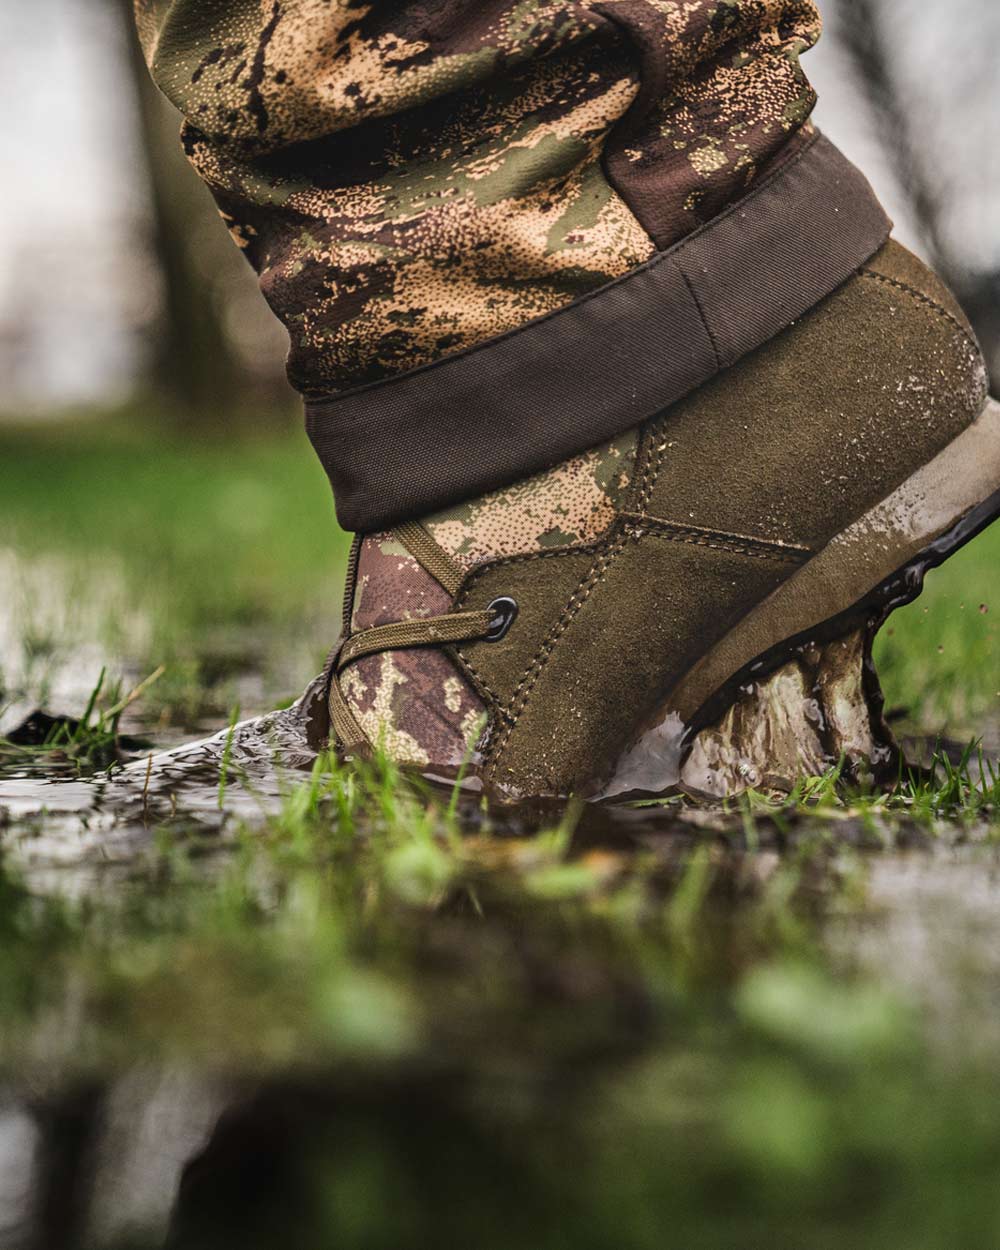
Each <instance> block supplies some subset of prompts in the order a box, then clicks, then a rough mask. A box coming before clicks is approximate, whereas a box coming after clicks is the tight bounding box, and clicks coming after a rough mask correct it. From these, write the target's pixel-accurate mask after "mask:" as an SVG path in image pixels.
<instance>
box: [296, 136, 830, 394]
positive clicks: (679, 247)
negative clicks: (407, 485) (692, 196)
mask: <svg viewBox="0 0 1000 1250" xmlns="http://www.w3.org/2000/svg"><path fill="white" fill-rule="evenodd" d="M822 138H823V136H822V135H821V134H820V132H819V131H817V132H816V134H815V135H814V136H813V137H812V138H811V139H810V140H809V141H808V143H806V144H805V146H804V147H803V148H802V151H801V152H799V153H797V154H796V155H795V156H794V157H792V158H791V160H789V161H787V162H786V163H785V164H783V165H780V166H779V167H778V168H777V169H776V170H774V171H773V172H772V173H770V174H769V175H768V176H767V177H766V178H765V179H764V181H763V182H761V183H760V184H759V185H758V186H756V187H754V188H753V190H751V191H749V192H748V193H747V194H746V195H744V196H742V197H741V198H740V199H738V200H734V201H733V203H732V204H730V205H729V206H728V207H727V208H725V209H723V211H722V212H721V213H718V214H717V215H716V216H715V217H712V218H711V219H710V220H709V221H707V222H705V223H704V224H703V225H701V226H699V227H698V229H697V230H694V231H692V232H691V234H688V235H685V237H684V238H683V239H681V240H679V241H678V242H677V243H675V244H674V245H673V246H672V247H670V248H668V249H667V250H666V251H663V252H658V253H657V254H656V255H655V256H653V257H651V258H650V259H649V260H647V261H644V262H643V263H642V264H641V265H636V267H635V268H634V269H630V270H629V271H628V273H625V274H622V275H621V277H619V278H614V279H613V280H612V281H611V282H605V283H603V284H602V285H601V286H598V287H595V288H594V290H593V291H588V292H587V293H586V294H585V295H581V296H580V297H579V298H578V299H575V300H572V301H571V302H570V303H569V304H563V305H562V306H561V307H559V308H553V309H552V311H551V312H547V313H545V314H544V316H541V317H536V318H534V319H533V320H531V321H526V322H525V323H524V324H523V325H520V326H515V327H514V328H513V329H511V330H507V331H505V332H504V333H503V334H497V335H494V336H493V337H492V338H489V339H486V340H484V341H483V342H482V343H474V344H472V345H471V346H470V347H466V348H464V349H463V350H462V351H459V352H455V353H454V354H453V355H450V356H442V357H441V359H440V360H432V361H430V362H428V363H427V364H425V365H418V366H417V368H416V369H408V370H406V371H405V372H404V373H399V374H396V375H394V376H393V377H391V378H382V379H379V381H377V382H368V383H366V384H365V385H364V386H358V387H352V388H351V389H349V390H346V391H336V392H333V393H332V394H331V393H326V394H318V395H308V394H307V393H306V392H302V394H303V397H304V398H305V399H306V400H307V402H308V404H309V405H310V406H311V407H314V408H315V407H318V406H320V405H324V404H335V403H337V402H338V401H339V400H341V399H345V398H346V397H347V396H349V395H350V396H354V395H360V394H363V393H364V392H366V391H375V390H378V389H382V388H385V387H389V386H392V385H393V384H394V383H398V382H401V381H402V380H403V379H404V378H405V379H409V378H412V377H416V376H417V375H418V374H427V373H430V372H431V371H432V370H434V369H441V368H442V367H443V366H445V365H448V364H451V363H452V362H454V361H457V360H462V359H465V358H467V357H469V356H472V355H475V354H476V353H479V352H483V351H487V350H488V349H489V348H492V347H496V346H497V345H498V344H499V343H504V342H508V341H510V340H512V339H515V338H516V337H517V336H518V335H520V334H524V333H526V332H527V331H528V330H533V329H535V328H536V327H538V326H540V325H544V324H545V323H546V322H548V321H552V320H554V319H555V318H556V317H559V316H562V315H563V314H565V313H568V312H570V311H571V310H573V309H577V308H582V307H583V306H584V305H585V304H587V303H589V302H590V301H591V300H593V299H596V298H597V296H599V295H603V294H604V293H605V292H606V291H607V290H609V289H610V288H613V287H615V286H617V285H619V284H620V283H623V282H627V281H629V280H630V279H632V278H634V277H635V276H636V275H637V274H640V273H648V272H651V271H652V270H653V269H657V268H659V266H661V265H664V264H667V263H668V262H670V261H672V260H673V261H676V259H677V257H678V256H680V255H682V254H683V253H684V252H685V251H686V250H688V249H689V248H690V247H691V246H692V245H693V244H694V243H695V242H696V241H697V240H698V239H699V238H700V237H701V236H702V234H705V233H707V232H708V231H709V230H714V229H715V228H716V227H717V226H719V225H721V224H722V223H723V222H724V221H727V220H728V219H729V218H730V217H732V216H734V215H735V214H736V213H737V212H742V211H743V210H744V209H745V208H746V207H747V205H748V204H750V203H752V202H753V201H754V200H755V199H756V198H757V197H758V196H760V195H762V194H763V192H764V191H766V190H767V188H768V187H769V186H771V185H772V183H774V182H776V181H777V180H778V179H779V178H782V177H784V176H785V175H787V174H789V173H791V171H792V170H793V169H794V168H795V167H796V166H797V165H798V164H799V163H800V162H801V161H802V160H804V159H805V157H806V155H807V154H808V153H809V152H811V151H812V150H813V148H814V147H815V146H816V144H817V143H819V142H820V140H821V139H822ZM630 211H631V210H630ZM678 267H679V266H678ZM682 272H683V271H682Z"/></svg>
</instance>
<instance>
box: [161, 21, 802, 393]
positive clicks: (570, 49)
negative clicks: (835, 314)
mask: <svg viewBox="0 0 1000 1250" xmlns="http://www.w3.org/2000/svg"><path fill="white" fill-rule="evenodd" d="M136 10H137V20H138V26H139V33H140V38H141V41H142V44H143V48H144V50H145V54H146V57H147V60H148V62H149V65H150V68H151V70H152V73H153V76H154V78H155V80H156V82H157V84H158V85H159V87H160V88H161V90H162V91H163V92H164V93H165V94H166V95H167V97H168V98H169V99H170V100H171V101H172V102H173V104H174V105H176V107H177V108H178V109H179V110H180V112H181V113H182V114H183V117H184V119H185V124H184V132H183V142H184V145H185V148H186V151H187V154H188V156H189V157H190V159H191V161H192V162H193V164H194V166H195V168H196V169H197V171H198V172H199V174H200V175H201V176H202V178H203V179H204V180H205V181H206V182H207V184H208V185H209V187H210V188H211V190H212V192H213V193H214V195H215V197H216V200H217V201H218V204H219V207H220V209H221V212H222V215H223V217H224V219H225V221H226V223H227V224H228V226H229V229H230V231H231V233H232V237H233V238H234V240H235V241H236V243H237V245H238V246H239V247H240V248H241V249H242V250H243V252H244V253H245V255H246V257H247V259H248V261H249V262H250V263H251V264H252V265H253V267H254V268H255V269H256V271H257V272H258V273H259V275H260V283H261V287H262V290H263V292H264V295H265V296H266V298H267V300H268V301H269V303H270V305H271V307H272V308H273V309H274V311H275V313H276V314H277V315H278V317H280V319H281V320H282V322H283V323H284V324H285V326H286V327H287V329H288V332H289V335H290V339H291V354H290V358H289V374H290V378H291V381H292V383H293V385H294V386H295V387H296V388H297V389H298V390H300V391H301V392H302V393H303V394H304V395H306V396H317V395H328V394H330V393H334V392H338V391H340V390H342V389H344V388H350V387H356V386H358V385H360V384H364V383H371V382H374V381H377V380H379V379H383V378H386V377H388V376H391V375H394V374H397V373H399V372H400V371H403V370H410V369H413V368H414V367H416V366H419V365H423V364H427V363H428V362H431V361H434V360H436V359H438V358H439V357H441V356H443V355H445V354H448V353H454V352H457V351H461V350H462V349H465V348H469V347H470V346H472V345H475V344H477V343H481V342H483V341H485V340H489V339H491V338H493V337H495V336H497V335H500V334H503V333H505V332H507V331H510V330H512V329H515V328H516V327H518V326H521V325H523V324H524V323H526V322H528V321H531V320H532V319H535V318H538V317H541V316H543V315H545V314H547V313H551V312H552V311H553V310H555V309H558V308H560V307H562V306H564V305H566V304H568V303H570V302H571V301H573V300H576V299H578V298H579V297H580V296H582V295H585V294H586V293H587V292H589V291H592V290H594V289H595V288H598V287H600V286H602V285H604V284H605V283H607V282H608V281H609V280H610V279H614V278H616V277H618V276H620V275H622V274H623V273H626V272H628V271H629V270H630V269H632V268H634V267H635V266H638V265H640V264H642V263H643V262H644V261H646V260H648V259H649V258H650V257H651V256H652V255H653V254H654V253H656V252H658V251H662V250H663V249H665V248H668V247H669V246H670V245H671V244H673V243H674V242H676V241H677V240H678V239H680V238H682V237H684V236H686V235H688V234H689V233H691V232H692V231H694V230H695V229H696V228H697V227H698V226H699V225H700V224H701V223H703V222H705V221H707V220H709V219H711V218H713V217H714V216H715V215H716V214H718V213H719V212H720V210H721V209H722V208H723V207H724V206H725V205H727V204H728V203H730V202H731V201H733V200H734V199H737V198H739V197H740V196H742V195H744V194H745V193H746V192H747V190H748V189H749V188H750V187H751V186H752V185H754V183H755V180H759V179H760V178H761V176H762V174H764V173H765V172H766V171H767V169H768V167H769V166H770V165H771V164H772V163H773V162H774V161H775V159H776V158H778V157H779V156H781V155H782V154H785V153H787V150H788V145H789V144H794V143H795V142H796V140H797V137H798V141H800V142H801V140H802V137H803V135H804V134H808V132H809V127H808V118H809V114H810V111H811V109H812V106H813V102H814V95H813V92H812V90H811V88H810V86H809V84H808V82H807V81H806V79H805V77H804V76H803V74H802V71H801V69H800V66H799V56H800V53H802V52H803V51H805V50H806V49H808V48H809V47H810V45H811V44H813V43H814V41H815V40H816V38H817V37H818V35H819V30H820V22H819V16H818V13H817V11H816V7H815V4H814V3H813V2H812V0H600V2H596V0H581V2H579V3H572V2H557V0H136Z"/></svg>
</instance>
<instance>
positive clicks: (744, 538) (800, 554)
mask: <svg viewBox="0 0 1000 1250" xmlns="http://www.w3.org/2000/svg"><path fill="white" fill-rule="evenodd" d="M624 516H625V519H626V520H628V521H632V522H633V523H634V524H635V526H636V527H638V528H639V529H642V528H643V527H645V528H646V529H647V530H648V531H650V532H652V533H654V534H655V537H657V538H665V539H668V540H669V541H671V542H678V543H690V544H692V545H693V546H697V547H711V548H713V549H716V550H719V551H729V552H732V553H734V554H735V555H742V556H752V557H754V558H757V559H764V560H779V561H782V562H784V563H789V564H801V563H802V562H804V561H805V560H808V559H809V558H810V557H811V556H812V555H813V552H812V551H811V550H810V548H808V547H802V546H800V545H798V544H796V543H776V542H769V541H768V540H767V539H766V538H754V537H752V536H751V535H748V534H731V533H726V532H724V531H722V530H708V529H702V528H700V527H699V526H697V525H678V524H675V523H674V522H673V521H664V520H661V519H660V518H659V517H653V516H649V515H648V513H644V514H636V515H632V516H630V515H629V514H627V513H626V514H624Z"/></svg>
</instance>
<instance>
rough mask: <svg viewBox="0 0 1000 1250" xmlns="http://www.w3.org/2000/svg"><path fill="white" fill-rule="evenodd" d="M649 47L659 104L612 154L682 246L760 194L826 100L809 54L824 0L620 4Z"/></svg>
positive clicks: (620, 175)
mask: <svg viewBox="0 0 1000 1250" xmlns="http://www.w3.org/2000/svg"><path fill="white" fill-rule="evenodd" d="M604 8H605V10H606V11H607V12H608V13H610V14H613V15H616V16H617V18H618V20H620V21H621V22H622V24H623V25H626V26H627V27H628V28H629V29H630V31H631V32H632V33H633V35H634V37H635V39H636V42H637V44H639V45H640V46H643V47H645V49H646V52H645V62H646V64H645V66H644V71H643V84H644V87H645V86H646V85H647V83H650V84H651V85H652V84H655V87H656V90H655V91H650V93H649V94H650V96H651V97H652V98H651V99H650V102H649V105H648V109H647V111H646V113H645V116H643V117H642V119H641V121H638V120H637V124H636V125H635V126H634V127H633V131H632V133H631V134H630V135H629V136H628V137H627V138H626V139H625V140H624V141H623V143H622V144H621V145H620V146H619V147H618V148H616V150H615V151H614V152H613V153H612V154H610V159H609V172H610V173H611V176H612V181H613V182H614V184H615V185H616V186H617V187H618V189H619V190H620V191H622V193H623V194H624V195H625V197H626V199H627V200H628V203H629V205H630V207H631V208H632V209H633V210H634V211H635V212H636V213H637V215H638V216H639V218H640V220H641V221H642V223H643V225H644V226H645V227H646V228H647V230H649V232H650V234H651V235H652V236H653V238H654V239H655V240H656V244H657V247H658V248H661V249H664V248H668V247H670V246H671V245H672V244H673V243H675V242H677V241H678V240H679V239H682V238H683V237H684V236H685V235H687V234H689V233H691V231H693V230H695V229H697V227H698V226H700V225H702V224H703V223H704V222H706V221H709V220H710V219H711V218H712V217H714V216H716V215H717V214H718V213H719V212H720V211H721V210H722V209H723V208H725V206H726V205H727V204H729V203H731V202H732V201H733V200H735V199H738V198H740V197H741V196H743V195H744V194H746V192H747V191H748V190H750V189H751V187H752V185H753V183H754V181H755V180H756V179H757V178H758V177H759V176H760V174H761V172H766V170H767V167H768V166H769V165H770V164H771V163H772V162H773V161H774V160H775V158H776V157H778V156H779V154H780V155H781V156H782V158H784V157H785V156H787V155H790V154H791V152H792V151H793V150H794V149H793V148H789V146H788V145H789V141H790V139H793V138H794V136H795V135H796V133H797V132H799V131H800V130H803V137H807V136H808V135H809V134H811V128H809V127H808V125H807V121H808V118H809V115H810V113H811V112H812V109H813V106H814V104H815V102H816V95H815V92H814V91H813V89H812V87H811V86H810V85H809V82H808V80H807V79H806V77H805V75H804V74H803V72H802V67H801V65H800V63H799V58H800V56H801V54H802V53H803V52H805V51H807V50H808V49H809V48H811V47H812V46H813V44H814V43H815V42H816V40H817V39H818V38H819V36H820V31H821V28H822V27H821V21H820V16H819V12H818V10H817V8H816V5H815V3H813V0H700V2H699V3H678V2H677V0H609V3H608V4H606V5H605V6H604Z"/></svg>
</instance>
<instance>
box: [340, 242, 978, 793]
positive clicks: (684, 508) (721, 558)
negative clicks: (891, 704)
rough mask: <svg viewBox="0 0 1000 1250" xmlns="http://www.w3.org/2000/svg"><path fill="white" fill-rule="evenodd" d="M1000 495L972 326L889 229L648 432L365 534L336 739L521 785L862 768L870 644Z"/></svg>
mask: <svg viewBox="0 0 1000 1250" xmlns="http://www.w3.org/2000/svg"><path fill="white" fill-rule="evenodd" d="M998 511H1000V406H998V405H997V404H995V403H993V402H991V401H989V400H988V396H987V390H986V375H985V370H984V366H983V362H982V359H981V356H980V353H979V350H978V348H977V345H976V342H975V339H974V337H973V334H972V331H971V329H970V328H969V325H968V323H967V321H966V319H965V317H964V316H963V314H962V312H961V310H960V308H959V307H958V305H957V304H956V302H955V300H954V299H953V298H952V296H951V295H950V294H949V293H948V291H947V290H946V289H945V288H944V287H943V286H942V284H941V283H940V282H939V281H938V280H937V279H936V278H935V276H934V275H933V274H932V273H931V272H930V271H929V270H928V269H927V268H926V267H925V266H924V265H923V264H922V263H921V262H919V261H918V260H917V259H915V258H914V257H913V256H912V255H910V254H909V253H908V252H907V251H906V250H905V249H904V248H902V247H901V246H899V245H898V244H896V243H895V242H889V243H888V244H886V245H885V246H884V247H882V248H881V249H880V250H879V251H877V252H876V254H875V255H874V256H873V257H872V259H871V260H870V261H868V262H867V263H865V264H864V265H863V266H862V267H861V268H860V269H859V270H858V271H857V272H856V273H855V274H854V276H852V277H851V278H850V279H849V280H848V281H847V282H846V283H845V284H843V285H842V286H840V287H839V288H838V289H837V290H836V291H834V293H833V294H831V295H829V296H828V297H827V298H826V299H824V300H823V301H822V302H820V303H819V304H818V305H816V306H815V307H814V308H813V309H812V310H811V311H810V312H808V313H807V314H806V315H804V316H802V317H801V318H800V319H799V320H797V321H796V322H795V323H794V324H792V325H791V326H790V327H789V328H787V329H785V330H784V331H783V332H781V333H780V334H778V335H777V336H775V337H773V338H772V339H771V340H770V341H768V342H767V343H766V344H765V345H764V346H762V347H760V348H758V349H757V350H756V351H753V352H751V353H750V354H748V355H746V356H744V357H743V358H742V359H741V360H739V361H738V362H737V363H736V364H734V365H732V366H731V367H730V368H728V369H726V370H724V371H722V372H720V373H718V374H717V375H716V376H715V377H713V378H712V379H711V380H709V381H708V382H707V383H705V384H704V385H702V386H701V387H700V388H699V389H696V390H694V391H693V392H692V393H691V394H689V395H688V396H687V397H686V398H683V399H681V400H680V401H679V402H677V403H675V404H673V405H672V406H670V407H668V408H667V409H666V410H665V411H663V412H661V413H660V414H658V415H657V416H655V417H653V418H652V419H649V420H646V421H645V422H644V423H642V424H641V425H639V426H638V427H637V428H634V429H631V430H629V431H627V432H625V433H623V434H620V435H619V436H617V437H615V438H614V439H612V440H609V441H606V442H604V443H603V444H601V445H599V446H595V447H594V448H593V449H591V450H589V451H586V452H584V453H582V454H579V455H576V456H573V457H571V458H569V459H567V460H565V461H564V462H563V463H561V464H559V465H557V466H556V467H555V468H552V469H549V470H547V471H545V472H541V473H538V474H536V475H535V476H531V477H528V478H526V479H524V480H522V481H520V482H518V483H516V484H515V485H513V486H509V487H506V488H503V489H500V490H497V491H494V492H491V493H486V494H484V495H482V496H481V497H479V498H477V499H474V500H471V501H469V502H466V503H463V504H460V505H457V506H451V507H448V508H445V509H443V510H439V511H436V512H432V513H431V514H429V515H426V516H424V517H423V518H422V519H421V520H420V521H419V522H405V523H403V524H399V525H397V526H395V528H392V529H387V530H384V531H382V532H376V533H369V534H366V535H364V536H363V537H359V539H358V540H357V541H356V543H355V547H354V552H353V558H352V562H351V569H350V572H349V577H348V585H347V594H346V604H345V607H346V616H345V634H344V640H343V642H342V643H341V645H340V647H339V650H338V651H337V653H336V655H335V658H334V661H333V663H332V667H331V674H330V680H329V687H328V706H329V712H330V724H331V727H332V732H333V734H334V735H335V738H336V740H337V742H338V743H339V744H340V746H341V748H342V749H343V750H344V751H346V752H348V753H358V752H368V751H371V750H372V749H373V748H376V747H378V748H380V749H382V750H384V751H385V752H387V753H388V755H389V756H391V757H392V758H393V759H395V760H396V761H398V762H399V763H400V764H402V765H408V766H413V767H415V768H418V769H419V770H421V771H422V772H423V773H425V774H427V775H430V776H432V777H433V776H436V777H440V778H443V779H447V778H452V777H454V776H455V775H456V773H457V771H458V770H459V769H460V768H461V767H462V765H463V762H464V763H465V764H466V765H467V766H468V773H469V776H470V777H471V778H473V779H474V782H473V784H479V785H482V786H483V787H484V788H485V789H486V790H487V791H488V792H489V793H491V794H492V795H495V796H498V797H502V798H506V799H510V798H521V797H525V796H565V795H569V794H572V793H582V794H586V795H591V796H598V795H601V796H616V795H624V794H640V793H645V794H657V793H662V792H663V791H665V790H667V789H668V788H670V787H672V786H675V785H676V784H678V782H685V783H687V784H691V785H693V786H694V787H695V788H698V789H705V790H708V791H714V792H719V791H721V790H727V789H731V788H733V786H734V785H735V784H738V782H739V780H740V779H741V778H742V779H743V780H744V784H751V783H756V782H759V781H762V780H766V776H765V774H767V773H768V772H774V771H775V770H777V771H779V772H781V771H782V770H783V771H784V772H785V773H787V774H790V775H791V774H795V773H796V772H798V773H801V772H803V771H815V770H816V767H817V766H818V765H819V764H820V763H821V762H822V759H823V758H829V757H830V756H831V755H832V757H833V759H834V760H835V759H836V754H837V753H839V751H840V750H843V749H844V748H845V745H846V747H847V749H848V750H849V752H850V753H851V754H852V755H853V756H854V757H855V758H862V757H864V756H865V755H871V754H874V753H876V752H877V751H878V750H880V749H881V748H882V747H883V746H884V745H885V743H886V741H887V739H886V738H885V737H884V735H883V734H882V733H881V727H880V726H879V725H878V724H877V723H873V724H869V723H867V722H866V721H865V716H866V715H867V710H866V708H865V707H862V706H859V703H861V704H863V703H865V702H866V701H867V702H868V703H870V702H871V701H872V696H873V687H870V686H869V687H867V688H863V686H864V683H866V682H869V681H870V677H871V674H870V662H869V656H868V653H867V652H868V646H869V642H870V636H871V634H872V633H873V632H874V629H875V628H877V625H878V624H879V623H880V622H881V620H882V619H883V618H884V615H885V614H886V612H887V611H888V610H890V609H891V608H892V607H893V606H895V605H896V604H898V603H900V602H904V601H906V600H907V599H908V598H911V597H913V595H914V594H916V593H917V592H918V590H919V587H920V582H921V578H922V575H923V571H924V570H925V569H926V568H927V567H929V566H931V565H934V564H937V563H939V562H940V561H941V560H943V559H944V558H946V557H947V556H948V555H949V554H950V553H951V552H952V551H953V550H955V549H956V548H957V547H958V546H960V545H961V544H962V543H964V542H965V541H967V540H968V539H969V538H970V537H972V536H973V535H974V534H975V533H977V532H978V531H979V530H980V529H982V528H983V527H984V526H985V525H987V524H988V523H989V522H990V521H991V520H992V519H993V518H994V517H995V516H996V515H997V513H998ZM866 674H867V676H866ZM741 709H742V710H741ZM877 720H878V716H877V709H876V711H875V722H877ZM730 748H732V749H730ZM734 752H735V753H734Z"/></svg>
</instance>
